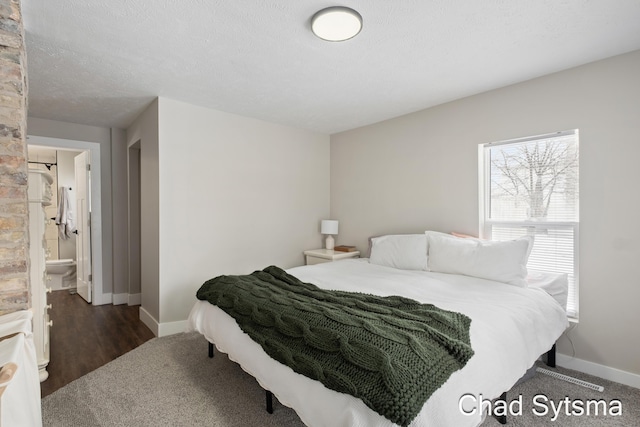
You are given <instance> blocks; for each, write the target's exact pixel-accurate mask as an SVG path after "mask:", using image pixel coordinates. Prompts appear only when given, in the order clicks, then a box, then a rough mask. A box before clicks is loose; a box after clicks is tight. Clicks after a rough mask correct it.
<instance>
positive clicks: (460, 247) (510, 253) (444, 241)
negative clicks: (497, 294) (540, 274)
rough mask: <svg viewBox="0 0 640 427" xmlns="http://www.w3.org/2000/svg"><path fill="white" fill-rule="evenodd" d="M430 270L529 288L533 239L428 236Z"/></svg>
mask: <svg viewBox="0 0 640 427" xmlns="http://www.w3.org/2000/svg"><path fill="white" fill-rule="evenodd" d="M427 239H428V247H429V270H431V271H436V272H440V273H452V274H463V275H465V276H473V277H479V278H481V279H488V280H494V281H496V282H503V283H508V284H510V285H515V286H519V287H526V286H527V283H526V281H525V278H526V277H527V261H528V259H529V253H530V252H531V247H532V246H533V237H522V238H520V239H516V240H509V241H504V242H498V241H488V240H478V239H462V238H455V237H454V238H451V237H449V236H447V237H444V236H439V235H434V234H428V235H427Z"/></svg>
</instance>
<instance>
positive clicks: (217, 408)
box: [42, 334, 640, 427]
mask: <svg viewBox="0 0 640 427" xmlns="http://www.w3.org/2000/svg"><path fill="white" fill-rule="evenodd" d="M560 371H561V372H564V373H568V374H570V375H579V376H580V377H581V378H582V379H583V380H585V381H589V382H595V383H597V384H599V385H603V386H604V387H605V392H604V393H599V392H596V391H591V390H588V389H586V388H582V387H579V386H576V385H572V384H569V383H566V382H563V381H560V380H557V379H554V378H551V377H548V376H544V375H540V374H538V375H536V377H535V378H533V379H531V380H529V381H527V382H526V383H524V384H522V385H519V386H517V387H516V388H515V389H514V390H512V391H511V392H510V394H509V396H508V400H511V399H515V398H517V397H518V396H519V395H520V394H522V396H523V397H522V400H523V411H522V412H523V415H522V416H516V417H509V421H508V426H538V425H554V426H563V427H564V426H640V390H637V389H634V388H631V387H626V386H622V385H619V384H615V383H610V382H608V381H604V380H601V379H598V378H593V377H589V376H586V375H584V374H578V373H575V372H571V371H567V370H560ZM536 394H545V395H546V396H548V397H549V398H553V399H556V400H557V401H560V400H562V399H564V397H565V396H570V397H571V398H572V399H605V400H606V401H607V402H608V401H609V400H611V399H620V400H621V401H622V407H623V415H622V416H620V417H617V416H616V417H612V416H603V415H597V416H594V415H591V416H586V415H585V416H582V417H576V416H566V415H564V414H563V415H560V416H559V417H558V419H557V420H556V421H551V418H552V416H553V413H552V412H551V411H550V413H549V414H548V415H547V416H537V415H535V414H533V411H532V404H531V403H532V398H533V396H534V395H536ZM42 412H43V421H44V425H45V426H64V427H72V426H104V427H110V426H127V427H129V426H225V427H232V426H238V427H240V426H242V427H247V426H301V425H302V423H301V422H300V419H299V418H298V417H297V415H296V413H295V412H294V411H293V410H291V409H290V408H287V407H284V406H282V405H281V404H280V403H279V402H278V401H277V400H276V399H275V398H274V413H273V414H272V415H269V414H268V413H267V412H266V411H265V393H264V390H262V388H260V386H259V385H258V383H257V382H256V381H255V380H254V379H253V378H252V377H251V376H250V375H248V374H247V373H245V372H244V371H243V370H242V369H241V368H240V367H239V366H238V365H237V364H235V363H233V362H231V361H229V359H228V358H227V357H226V355H224V354H223V353H220V352H217V351H216V356H215V357H214V358H213V359H209V358H208V357H207V343H206V341H205V340H204V338H203V337H202V336H201V335H198V334H178V335H173V336H170V337H165V338H154V339H152V340H150V341H148V342H147V343H145V344H143V345H142V346H140V347H138V348H137V349H135V350H133V351H131V352H129V353H127V354H125V355H123V356H122V357H120V358H118V359H116V360H114V361H113V362H111V363H109V364H107V365H105V366H103V367H101V368H99V369H97V370H96V371H93V372H91V373H90V374H88V375H85V376H84V377H82V378H79V379H78V380H76V381H74V382H72V383H71V384H68V385H66V386H65V387H63V388H61V389H59V390H58V391H56V392H54V393H53V394H51V395H49V396H47V397H46V398H44V399H43V401H42ZM538 412H539V411H538ZM484 425H485V426H498V425H499V424H498V423H497V422H496V421H495V420H494V419H492V418H487V420H486V422H485V423H484ZM436 427H438V426H436Z"/></svg>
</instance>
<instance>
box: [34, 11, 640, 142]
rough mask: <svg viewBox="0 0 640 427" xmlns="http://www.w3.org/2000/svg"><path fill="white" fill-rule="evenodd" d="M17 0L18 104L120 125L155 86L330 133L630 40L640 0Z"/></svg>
mask: <svg viewBox="0 0 640 427" xmlns="http://www.w3.org/2000/svg"><path fill="white" fill-rule="evenodd" d="M332 4H333V3H331V2H326V1H324V0H305V1H300V0H209V1H206V0H191V1H184V0H136V1H132V0H100V1H98V0H95V1H87V0H22V7H23V15H24V23H25V29H26V43H27V55H28V56H27V59H28V67H29V68H28V73H29V115H30V116H33V117H40V118H47V119H53V120H61V121H68V122H74V123H82V124H89V125H96V126H107V127H122V128H126V127H127V126H128V125H129V124H130V123H131V122H132V121H133V119H135V117H136V116H137V115H138V114H139V113H140V112H141V111H143V110H144V108H146V106H147V105H148V104H149V103H150V102H151V100H153V99H154V98H155V97H157V96H161V97H167V98H171V99H175V100H180V101H184V102H187V103H191V104H195V105H200V106H204V107H209V108H214V109H217V110H222V111H227V112H231V113H236V114H240V115H243V116H248V117H255V118H258V119H263V120H266V121H270V122H275V123H281V124H285V125H289V126H294V127H298V128H304V129H310V130H314V131H319V132H323V133H335V132H339V131H342V130H347V129H351V128H355V127H359V126H363V125H366V124H370V123H374V122H377V121H381V120H384V119H388V118H391V117H396V116H400V115H403V114H406V113H409V112H413V111H417V110H420V109H424V108H427V107H430V106H433V105H437V104H440V103H443V102H447V101H451V100H454V99H458V98H462V97H465V96H468V95H472V94H476V93H480V92H484V91H487V90H491V89H494V88H498V87H502V86H506V85H509V84H512V83H517V82H520V81H524V80H528V79H531V78H534V77H538V76H541V75H544V74H549V73H552V72H555V71H560V70H563V69H566V68H571V67H574V66H577V65H581V64H584V63H588V62H592V61H595V60H598V59H603V58H607V57H610V56H614V55H617V54H621V53H625V52H629V51H632V50H636V49H640V24H639V22H640V1H638V0H535V1H532V0H429V1H426V0H404V1H371V0H347V1H346V2H343V3H341V5H344V6H349V7H352V8H354V9H356V10H358V11H359V12H360V14H361V15H362V16H363V20H364V27H363V29H362V32H361V33H360V34H359V35H358V36H357V37H355V38H354V39H351V40H349V41H346V42H341V43H331V42H325V41H322V40H320V39H318V38H316V37H315V36H314V35H313V34H312V33H311V31H310V30H309V27H310V23H309V19H310V17H311V16H312V15H313V14H314V13H315V12H316V11H318V10H320V9H322V8H324V7H327V6H330V5H332Z"/></svg>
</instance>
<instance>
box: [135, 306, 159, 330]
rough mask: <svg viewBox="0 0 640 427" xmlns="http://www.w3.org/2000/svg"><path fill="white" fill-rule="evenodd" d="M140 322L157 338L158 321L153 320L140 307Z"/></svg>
mask: <svg viewBox="0 0 640 427" xmlns="http://www.w3.org/2000/svg"><path fill="white" fill-rule="evenodd" d="M140 321H141V322H142V323H144V324H145V325H147V328H149V329H151V332H153V335H155V336H158V330H159V329H160V327H159V326H160V325H159V324H158V321H157V320H156V319H154V318H153V316H152V315H151V314H149V312H148V311H147V310H145V309H144V307H140Z"/></svg>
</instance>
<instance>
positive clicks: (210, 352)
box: [209, 343, 213, 359]
mask: <svg viewBox="0 0 640 427" xmlns="http://www.w3.org/2000/svg"><path fill="white" fill-rule="evenodd" d="M209 358H210V359H212V358H213V344H211V343H209Z"/></svg>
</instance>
